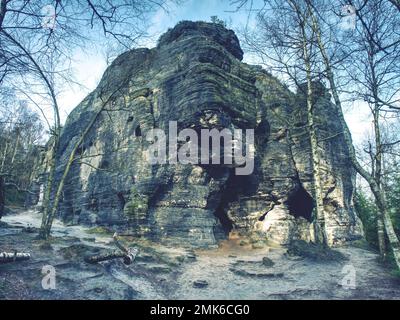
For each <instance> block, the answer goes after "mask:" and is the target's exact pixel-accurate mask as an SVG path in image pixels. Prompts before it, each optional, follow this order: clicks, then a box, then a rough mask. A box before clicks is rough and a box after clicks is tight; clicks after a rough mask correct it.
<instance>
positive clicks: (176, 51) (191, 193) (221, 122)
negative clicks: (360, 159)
mask: <svg viewBox="0 0 400 320" xmlns="http://www.w3.org/2000/svg"><path fill="white" fill-rule="evenodd" d="M242 57H243V52H242V50H241V48H240V44H239V41H238V39H237V37H236V36H235V34H234V33H233V31H231V30H227V29H225V28H224V27H222V26H220V25H217V24H210V23H205V22H181V23H179V24H178V25H177V26H176V27H175V28H173V29H171V30H169V31H168V32H167V33H166V34H164V35H163V36H161V38H160V40H159V43H158V46H157V47H156V48H153V49H135V50H131V51H129V52H126V53H124V54H122V55H121V56H119V57H118V58H117V59H116V60H115V61H114V62H113V63H112V65H111V66H110V67H109V68H108V69H107V70H106V72H105V74H104V76H103V78H102V80H101V82H100V84H99V86H98V88H97V89H96V90H95V91H94V92H92V93H91V94H90V95H88V96H87V97H86V98H85V99H84V101H82V103H81V104H80V105H79V106H78V107H76V108H75V110H74V111H73V112H72V113H71V114H70V116H69V117H68V120H67V122H66V125H65V127H64V129H63V133H62V136H61V151H60V153H59V155H58V170H57V177H58V179H60V177H61V175H62V170H63V168H64V167H65V164H66V161H67V159H68V157H69V154H70V152H71V150H72V148H73V146H74V144H75V143H76V141H77V140H78V139H79V137H80V135H81V134H82V132H83V131H84V129H85V127H86V126H87V124H88V123H89V122H90V120H91V119H92V118H93V116H94V114H95V113H96V112H97V110H99V108H101V107H102V105H103V104H104V103H105V104H106V105H107V106H106V111H103V112H102V113H101V114H100V116H99V118H98V119H97V122H96V124H95V126H94V128H93V129H92V130H91V131H90V133H89V134H88V136H87V137H86V138H85V142H84V144H83V145H82V146H81V148H80V149H79V156H80V157H81V159H79V160H77V161H75V162H74V164H73V166H72V169H71V171H70V173H69V176H68V179H67V183H66V186H65V190H64V193H63V201H62V203H61V205H60V217H61V218H62V219H63V220H64V221H67V222H70V223H73V224H84V225H108V226H112V227H113V228H114V229H118V230H121V229H123V230H125V231H127V230H128V231H129V232H131V233H132V234H135V235H138V236H142V237H144V238H149V239H151V240H155V241H158V242H160V243H171V244H179V245H186V244H187V245H190V246H212V245H215V244H217V243H218V241H219V240H221V239H223V238H226V237H227V233H228V232H229V231H232V230H233V231H236V232H237V233H239V234H241V235H248V236H253V237H254V236H256V237H259V238H260V240H265V239H268V240H270V241H272V242H277V243H280V244H287V243H288V242H290V241H291V240H292V239H303V240H306V241H307V240H310V239H311V238H312V227H311V225H310V222H311V221H312V210H313V207H314V203H313V198H312V197H313V178H312V168H311V166H312V164H311V160H310V158H311V152H310V143H309V135H308V129H307V124H306V119H307V118H306V114H305V111H306V106H305V99H304V95H303V94H302V90H301V88H299V91H298V93H292V92H291V91H289V90H288V89H287V88H286V87H285V86H284V85H283V84H281V83H280V82H279V81H278V80H277V79H275V78H274V77H273V76H271V75H270V74H268V73H267V72H266V71H264V70H263V69H262V68H260V67H257V66H251V65H248V64H245V63H243V62H241V59H242ZM315 85H316V86H317V87H316V88H318V92H317V94H316V97H315V103H316V105H315V110H316V114H317V117H318V119H317V126H318V136H319V143H320V153H321V158H322V161H323V163H322V167H323V169H324V172H323V177H322V182H323V185H324V203H325V224H326V233H327V235H328V240H329V244H330V245H335V244H337V243H341V242H343V241H346V240H349V239H353V238H354V237H357V236H360V234H361V228H360V223H359V221H358V218H357V216H356V215H355V213H354V211H353V206H352V196H353V189H354V178H355V173H354V171H353V170H352V169H351V166H350V162H349V159H348V154H347V151H346V148H345V144H344V141H343V136H342V134H341V132H342V131H343V130H342V128H341V126H340V124H339V122H338V121H337V114H336V112H335V108H334V106H333V105H332V104H331V102H330V96H329V93H328V92H327V90H326V89H325V88H324V87H323V86H322V85H320V84H315ZM170 121H177V125H178V130H181V129H184V128H192V129H195V130H196V131H199V130H200V129H202V128H217V129H222V128H229V129H234V128H239V129H254V130H255V168H254V171H253V173H252V174H251V175H244V176H239V175H235V168H234V167H232V166H229V165H191V164H186V165H184V164H165V165H150V164H149V163H148V161H147V159H146V157H147V153H146V150H147V148H148V146H149V144H150V142H148V141H146V139H145V136H146V133H148V132H149V130H151V129H153V128H160V129H162V130H164V131H165V132H168V124H169V122H170Z"/></svg>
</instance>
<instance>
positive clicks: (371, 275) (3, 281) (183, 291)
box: [0, 211, 400, 299]
mask: <svg viewBox="0 0 400 320" xmlns="http://www.w3.org/2000/svg"><path fill="white" fill-rule="evenodd" d="M39 223H40V215H38V214H37V213H36V212H34V211H26V212H23V213H20V214H18V215H12V216H6V217H4V219H3V220H2V222H1V225H0V251H8V250H14V249H15V250H19V251H24V252H26V251H28V252H30V253H31V255H32V258H31V260H30V261H26V262H19V263H11V264H4V265H0V299H400V280H399V279H397V278H394V277H392V276H391V275H390V273H389V271H388V270H387V269H386V268H385V267H384V266H382V265H381V264H380V263H379V262H378V261H377V255H376V254H374V253H373V252H371V251H367V250H364V249H360V248H356V247H346V248H340V249H338V250H339V251H340V252H342V253H343V254H344V255H345V256H347V257H348V259H347V260H345V261H334V262H315V261H311V260H309V259H304V258H301V257H297V256H288V255H287V254H286V250H285V249H283V248H270V247H268V248H264V249H251V248H250V247H243V246H240V245H239V244H238V242H237V241H226V242H223V243H222V244H221V246H220V247H219V248H218V249H213V250H198V251H191V250H187V249H183V248H168V247H164V246H160V245H157V244H154V243H149V242H143V241H141V242H137V241H136V242H129V241H128V242H127V243H126V244H127V245H130V246H137V247H139V248H140V252H139V255H138V257H137V259H136V261H135V263H134V264H133V265H131V266H125V265H124V264H123V263H122V262H121V261H111V262H105V263H101V264H97V265H89V264H87V263H85V262H84V261H83V257H84V256H85V255H88V254H94V253H97V252H100V251H104V250H110V249H113V245H112V243H111V235H110V234H108V235H107V234H90V233H88V229H87V228H84V227H81V226H74V227H66V226H64V225H63V224H62V223H61V222H59V221H57V222H56V224H55V227H54V235H55V237H54V239H53V240H52V241H51V243H50V245H49V244H48V243H43V242H42V241H40V240H37V239H36V232H37V230H36V227H38V226H39ZM128 240H133V239H128ZM265 257H267V258H269V259H264V260H265V261H264V262H263V258H265ZM44 265H51V266H53V267H54V268H55V270H56V289H55V290H44V289H43V288H42V285H41V283H42V279H43V276H44V275H43V274H41V271H42V268H43V266H44ZM353 272H355V278H352V279H353V280H354V284H355V289H350V288H346V287H343V286H342V284H343V283H344V282H343V278H344V277H345V276H346V275H347V276H349V275H351V274H352V273H353Z"/></svg>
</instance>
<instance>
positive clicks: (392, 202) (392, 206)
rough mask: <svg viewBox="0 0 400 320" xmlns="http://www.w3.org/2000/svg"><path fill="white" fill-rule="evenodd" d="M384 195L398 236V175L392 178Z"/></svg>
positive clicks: (399, 193) (399, 175)
mask: <svg viewBox="0 0 400 320" xmlns="http://www.w3.org/2000/svg"><path fill="white" fill-rule="evenodd" d="M386 195H387V201H388V207H389V212H390V216H391V218H392V222H393V226H394V229H395V231H396V233H397V235H400V174H397V175H395V176H394V177H392V179H391V182H390V183H389V186H388V188H387V190H386Z"/></svg>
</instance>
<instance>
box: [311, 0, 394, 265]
mask: <svg viewBox="0 0 400 320" xmlns="http://www.w3.org/2000/svg"><path fill="white" fill-rule="evenodd" d="M307 2H308V4H309V0H308V1H307ZM309 6H310V7H311V5H310V4H309ZM313 29H314V32H315V33H316V36H317V42H318V47H319V50H320V52H321V55H322V58H323V63H324V65H325V69H326V74H327V78H328V81H329V84H330V89H331V91H332V95H333V99H334V102H335V106H336V111H337V114H338V120H339V121H340V123H341V125H342V127H343V137H344V140H345V143H346V146H347V148H348V151H349V155H350V160H351V162H352V164H353V166H354V168H355V169H356V171H357V172H358V173H359V174H360V175H361V176H362V177H363V178H364V179H365V180H366V181H367V183H368V184H369V186H370V188H371V191H372V193H373V194H374V197H375V202H376V205H377V207H378V210H380V212H382V216H383V221H384V226H385V231H386V235H387V236H388V239H389V242H390V245H391V248H392V251H393V256H394V259H395V262H396V265H397V267H398V268H399V269H400V242H399V239H398V237H397V235H396V233H395V231H394V228H393V223H392V221H391V219H390V216H389V212H388V210H387V207H386V203H385V201H384V198H383V196H382V192H381V190H380V188H379V186H378V184H377V183H376V181H375V179H374V178H373V177H372V176H371V175H370V174H369V172H368V171H367V170H365V169H364V168H363V167H362V166H361V164H360V163H359V162H358V159H357V156H356V152H355V150H354V146H353V142H352V139H351V134H350V130H349V128H348V126H347V123H346V121H345V119H344V116H343V111H342V104H341V100H340V98H339V94H338V90H337V87H336V83H335V79H334V75H333V71H332V67H331V63H330V59H329V57H328V54H327V52H326V49H325V45H324V43H323V42H322V39H321V31H320V28H319V25H318V22H317V20H316V18H315V16H314V14H313Z"/></svg>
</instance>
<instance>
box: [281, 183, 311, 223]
mask: <svg viewBox="0 0 400 320" xmlns="http://www.w3.org/2000/svg"><path fill="white" fill-rule="evenodd" d="M286 204H287V206H288V209H289V213H290V214H291V215H292V216H294V217H296V218H299V217H303V218H305V219H306V220H307V221H309V222H311V220H312V212H313V209H314V199H313V198H312V197H311V196H310V195H309V194H308V192H307V191H306V190H305V189H304V188H303V186H301V185H300V186H299V187H298V188H297V189H295V190H294V191H293V192H292V193H291V194H290V195H289V197H288V200H287V203H286Z"/></svg>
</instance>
